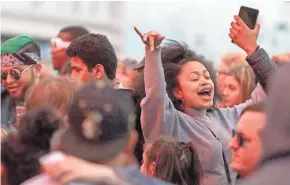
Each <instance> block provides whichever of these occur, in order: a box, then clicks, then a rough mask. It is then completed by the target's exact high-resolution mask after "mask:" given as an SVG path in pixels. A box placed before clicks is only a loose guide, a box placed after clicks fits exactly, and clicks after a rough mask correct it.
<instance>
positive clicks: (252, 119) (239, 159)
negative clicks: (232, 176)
mask: <svg viewBox="0 0 290 185" xmlns="http://www.w3.org/2000/svg"><path fill="white" fill-rule="evenodd" d="M265 121H266V114H265V113H262V112H255V111H250V110H249V111H246V112H245V113H244V114H243V115H242V116H241V118H240V120H239V121H238V124H237V130H236V133H238V134H236V135H235V136H234V137H233V138H232V140H231V142H230V147H231V149H232V150H233V152H232V163H231V167H232V169H233V170H234V171H236V172H238V173H239V174H240V175H241V176H248V175H249V174H251V173H252V172H253V171H254V170H255V168H256V167H257V165H258V163H259V160H260V157H261V153H262V149H261V138H260V136H259V132H260V130H261V129H262V128H263V127H264V124H265ZM237 135H240V136H237ZM238 137H242V138H243V139H242V140H243V141H242V143H239V140H241V139H239V138H238ZM241 145H242V146H241Z"/></svg>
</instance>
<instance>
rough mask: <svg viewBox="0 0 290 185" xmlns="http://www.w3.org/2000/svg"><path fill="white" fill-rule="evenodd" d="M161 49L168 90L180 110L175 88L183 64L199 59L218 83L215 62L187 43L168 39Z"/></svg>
mask: <svg viewBox="0 0 290 185" xmlns="http://www.w3.org/2000/svg"><path fill="white" fill-rule="evenodd" d="M167 41H168V43H166V44H165V45H164V46H163V47H162V50H161V60H162V63H163V68H164V75H165V81H166V91H167V94H168V96H169V98H170V99H171V101H172V102H173V104H174V107H175V108H176V109H178V110H180V111H184V110H183V108H182V102H181V100H179V99H177V98H176V97H175V95H174V89H175V88H177V87H178V81H177V76H178V74H179V72H180V70H181V67H182V65H184V64H186V63H187V62H191V61H198V62H200V63H201V64H202V65H204V67H205V68H206V69H207V70H208V72H209V73H210V77H211V80H212V81H213V83H214V84H216V71H215V68H214V65H213V62H210V61H208V60H207V59H205V57H204V56H202V55H198V54H196V52H194V51H193V50H191V49H189V47H188V46H187V45H186V43H180V42H178V41H176V40H167ZM214 91H215V96H214V105H215V102H216V99H217V98H219V95H218V90H217V86H216V85H215V87H214Z"/></svg>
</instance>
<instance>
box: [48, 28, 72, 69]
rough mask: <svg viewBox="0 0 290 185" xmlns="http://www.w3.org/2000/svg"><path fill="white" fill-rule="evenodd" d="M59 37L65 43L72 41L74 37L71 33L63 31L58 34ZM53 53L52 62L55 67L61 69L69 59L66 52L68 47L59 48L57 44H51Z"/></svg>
mask: <svg viewBox="0 0 290 185" xmlns="http://www.w3.org/2000/svg"><path fill="white" fill-rule="evenodd" d="M57 38H60V39H61V41H62V42H64V43H70V42H71V41H72V37H71V35H70V33H67V32H61V33H59V34H58V35H57ZM51 55H52V64H53V67H54V69H56V70H58V71H60V70H61V69H62V67H63V65H64V64H65V63H66V62H67V61H68V60H69V57H68V56H67V54H66V47H64V48H59V47H58V46H57V45H53V44H52V45H51Z"/></svg>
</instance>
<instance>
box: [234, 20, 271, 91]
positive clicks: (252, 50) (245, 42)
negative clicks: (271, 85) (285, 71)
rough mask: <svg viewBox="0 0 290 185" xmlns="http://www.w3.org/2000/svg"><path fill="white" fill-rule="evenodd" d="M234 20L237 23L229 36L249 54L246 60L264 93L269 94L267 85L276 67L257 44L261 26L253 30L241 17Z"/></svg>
mask: <svg viewBox="0 0 290 185" xmlns="http://www.w3.org/2000/svg"><path fill="white" fill-rule="evenodd" d="M234 19H235V22H232V23H231V29H230V34H229V36H230V38H231V39H232V40H233V41H234V43H235V44H237V45H238V46H239V47H240V48H241V49H243V50H244V51H245V52H246V53H247V54H248V57H247V58H246V60H247V62H248V64H249V65H250V66H251V67H252V69H253V71H254V73H255V75H256V77H257V79H258V81H259V83H260V84H261V86H262V87H263V89H264V91H265V92H267V84H268V81H269V78H270V76H271V74H272V73H273V72H274V71H275V70H276V65H275V64H274V62H272V60H271V59H270V57H269V56H268V54H267V53H266V51H265V50H264V49H262V48H260V47H259V46H258V44H257V38H258V35H259V30H260V25H259V24H256V26H255V28H254V29H253V30H251V29H250V28H248V26H247V25H246V24H245V23H244V21H243V20H242V19H241V18H240V17H238V16H234Z"/></svg>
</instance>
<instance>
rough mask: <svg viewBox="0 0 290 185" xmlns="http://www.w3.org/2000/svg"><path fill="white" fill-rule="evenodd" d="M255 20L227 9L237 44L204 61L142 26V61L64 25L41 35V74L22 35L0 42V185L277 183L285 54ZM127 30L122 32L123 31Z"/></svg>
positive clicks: (36, 52) (288, 125)
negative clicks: (266, 45) (47, 46)
mask: <svg viewBox="0 0 290 185" xmlns="http://www.w3.org/2000/svg"><path fill="white" fill-rule="evenodd" d="M259 29H260V25H259V24H257V25H256V26H255V28H254V29H250V28H248V26H247V25H246V24H245V23H244V22H243V20H242V19H241V18H240V17H238V16H234V20H233V22H232V23H231V24H230V32H229V41H230V40H232V41H233V42H234V43H235V44H236V45H237V46H239V47H240V48H241V51H240V52H228V53H226V54H225V55H224V56H223V57H221V62H220V66H219V68H218V69H217V70H215V68H214V65H213V62H212V61H210V60H208V59H207V58H206V57H205V56H202V55H199V54H198V53H196V52H195V51H194V50H193V49H191V48H190V47H189V46H188V45H187V44H186V43H185V42H179V41H176V40H172V39H169V38H166V37H165V36H163V35H162V34H161V33H158V32H156V31H149V32H146V33H142V32H141V31H140V30H139V29H138V28H137V27H134V30H135V32H136V35H137V36H138V37H140V38H139V39H140V42H143V43H144V49H145V56H144V58H143V59H141V60H139V59H134V58H130V57H129V58H126V59H120V58H119V57H118V56H117V55H116V53H115V51H114V47H113V46H112V44H111V43H110V41H109V39H108V38H107V37H106V36H105V35H102V34H97V33H91V32H89V31H88V29H86V28H84V27H82V26H68V27H65V28H63V29H61V30H60V31H59V33H58V34H57V35H56V37H55V38H52V39H51V55H52V64H53V67H54V69H55V70H57V71H58V75H57V76H54V75H52V73H51V71H50V70H49V69H47V68H46V67H45V65H44V64H43V62H42V59H41V52H40V47H39V45H38V43H37V42H36V41H35V40H34V39H33V38H32V37H30V36H28V35H18V36H15V37H12V38H10V39H8V40H7V41H6V42H5V43H4V44H3V45H2V46H1V183H3V184H7V185H20V184H21V185H40V184H44V185H58V184H71V185H73V184H78V185H89V184H110V185H114V184H134V185H135V184H140V185H143V184H160V185H161V184H164V185H165V184H177V185H235V184H237V185H243V184H247V185H258V184H265V185H273V184H275V185H276V184H277V185H286V184H289V183H290V178H289V177H288V176H287V173H288V171H289V170H290V144H289V143H290V142H288V141H289V139H290V114H289V113H290V98H289V94H290V80H287V79H288V77H289V72H290V64H289V63H290V55H289V54H286V53H283V54H281V55H277V56H273V57H272V58H270V57H269V55H268V54H267V52H266V51H265V50H264V49H263V48H262V46H259V45H258V43H257V38H258V34H259ZM134 30H133V29H132V31H134Z"/></svg>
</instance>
